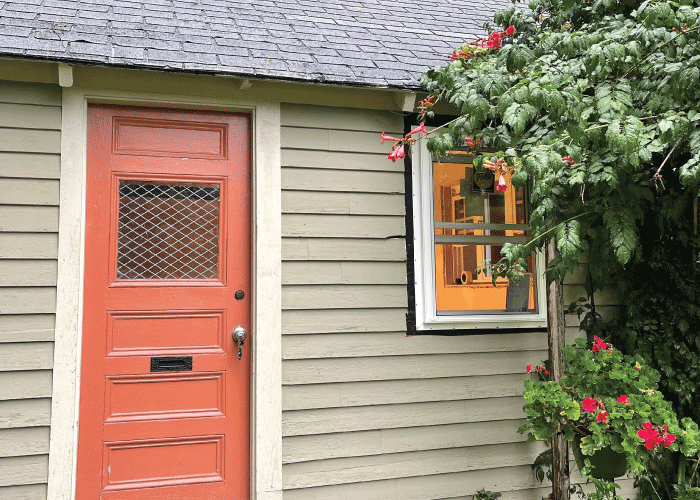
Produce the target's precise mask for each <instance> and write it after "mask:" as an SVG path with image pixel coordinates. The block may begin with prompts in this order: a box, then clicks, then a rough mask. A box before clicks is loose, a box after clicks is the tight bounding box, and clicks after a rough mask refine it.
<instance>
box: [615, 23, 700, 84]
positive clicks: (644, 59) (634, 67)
mask: <svg viewBox="0 0 700 500" xmlns="http://www.w3.org/2000/svg"><path fill="white" fill-rule="evenodd" d="M698 29H700V26H694V27H692V28H688V29H685V30H681V31H679V32H678V34H677V35H676V36H674V37H673V38H669V39H668V40H666V41H665V42H664V43H662V44H661V45H658V46H656V47H655V48H654V50H651V51H649V53H648V54H647V55H645V56H644V57H642V58H641V59H640V60H639V61H637V62H636V63H635V64H633V65H632V67H631V68H630V69H628V70H627V71H625V73H624V74H623V75H622V76H621V77H620V78H618V79H617V81H616V82H615V83H614V84H613V86H612V87H611V89H610V90H611V91H613V90H615V87H616V86H617V84H618V83H620V80H622V79H623V78H624V77H626V76H627V75H629V74H630V73H631V72H632V71H633V70H634V69H636V68H637V66H638V65H639V64H641V63H643V62H644V61H646V60H647V59H649V57H651V55H652V54H653V53H654V52H656V51H658V50H659V49H663V48H664V47H665V46H666V45H668V44H669V43H671V42H672V41H674V40H675V39H676V38H678V37H679V36H681V35H682V34H684V33H689V32H691V31H697V30H698Z"/></svg>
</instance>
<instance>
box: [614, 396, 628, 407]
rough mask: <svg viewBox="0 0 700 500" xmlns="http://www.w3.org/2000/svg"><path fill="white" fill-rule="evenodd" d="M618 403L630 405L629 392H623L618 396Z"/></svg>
mask: <svg viewBox="0 0 700 500" xmlns="http://www.w3.org/2000/svg"><path fill="white" fill-rule="evenodd" d="M617 402H618V403H622V404H623V405H628V404H630V398H629V397H627V394H621V395H620V397H619V398H617Z"/></svg>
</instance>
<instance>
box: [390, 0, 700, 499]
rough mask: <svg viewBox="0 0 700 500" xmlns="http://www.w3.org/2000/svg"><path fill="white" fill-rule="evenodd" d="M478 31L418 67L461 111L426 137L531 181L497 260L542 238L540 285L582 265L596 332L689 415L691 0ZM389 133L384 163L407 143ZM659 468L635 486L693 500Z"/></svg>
mask: <svg viewBox="0 0 700 500" xmlns="http://www.w3.org/2000/svg"><path fill="white" fill-rule="evenodd" d="M488 28H489V36H488V37H487V38H484V39H482V40H476V41H471V42H467V43H465V44H464V45H462V46H461V47H458V48H456V49H455V50H454V52H453V53H452V54H446V60H445V64H444V65H443V66H440V67H436V68H434V69H431V70H429V71H428V72H427V73H426V74H425V75H424V78H423V86H424V87H425V89H426V90H427V92H428V93H429V94H430V95H432V96H434V97H432V98H429V99H428V100H426V101H428V104H433V103H434V102H436V101H437V102H440V101H443V102H446V103H448V104H450V105H451V106H453V107H454V108H456V109H457V110H458V112H459V113H460V116H459V117H458V118H456V119H455V120H453V121H452V122H450V123H449V124H448V125H446V126H445V127H443V128H441V129H440V130H439V131H438V132H437V133H435V134H432V137H431V138H430V140H429V141H428V148H429V149H430V150H431V151H433V152H435V153H437V154H440V153H442V152H445V151H449V150H454V149H457V148H465V149H469V150H471V151H472V152H473V154H474V157H475V159H474V164H475V168H477V169H478V168H491V169H492V170H494V171H495V172H496V173H497V174H498V172H501V173H502V172H504V171H505V170H508V171H510V172H512V175H511V176H510V179H511V182H512V184H513V185H514V186H515V187H516V188H519V187H521V186H525V185H527V186H529V193H530V208H531V213H530V220H529V222H530V227H531V229H532V239H531V240H530V242H529V243H528V244H525V245H514V244H506V245H504V247H503V250H502V260H501V261H500V263H499V264H500V265H501V266H505V267H507V268H511V269H515V268H517V266H518V265H519V263H522V262H525V261H526V256H527V255H529V254H530V252H532V251H533V250H534V249H536V248H542V247H543V246H544V245H545V244H546V242H547V241H548V240H549V239H550V238H555V240H556V242H557V247H558V251H559V257H558V258H556V259H554V260H553V261H552V262H550V264H549V265H548V267H547V269H546V275H547V278H548V280H550V281H551V280H557V279H561V278H563V276H564V275H566V274H567V273H568V272H570V271H572V270H573V269H574V268H576V267H577V266H579V265H580V264H581V262H587V263H588V266H587V267H588V278H587V285H586V288H587V291H588V295H589V297H588V302H589V303H588V305H587V307H588V308H589V309H588V315H587V321H586V322H585V323H584V326H585V328H586V329H587V330H589V332H588V333H589V334H590V336H591V337H592V336H593V334H594V333H595V334H596V335H598V336H599V337H605V338H607V339H610V340H612V342H613V343H614V344H615V345H616V346H619V347H620V348H622V349H623V350H626V351H627V352H628V353H639V354H642V355H644V357H645V358H646V359H648V360H649V361H650V363H651V364H652V365H653V366H654V367H655V368H656V369H658V370H659V371H660V373H661V375H662V380H661V383H660V389H661V390H662V391H663V392H664V393H665V394H667V396H668V397H669V399H671V400H672V401H673V403H674V405H675V407H676V411H677V412H678V413H679V414H680V415H681V416H689V417H692V418H694V419H696V420H699V419H700V283H699V282H698V281H699V280H698V274H697V261H698V247H697V244H698V236H697V233H698V228H697V225H698V223H697V199H698V192H699V191H700V0H679V1H670V0H647V1H644V2H641V3H640V2H638V1H636V0H531V1H530V2H529V5H527V6H525V5H522V4H516V5H514V6H513V7H510V8H508V9H506V10H503V11H500V12H498V13H497V14H496V15H495V16H494V25H493V26H489V27H488ZM426 101H424V103H425V102H426ZM422 116H423V117H424V118H425V119H426V120H429V119H430V118H431V112H430V111H426V110H425V109H424V110H423V114H422ZM404 139H405V138H404ZM396 141H397V142H395V144H394V149H393V150H392V152H394V156H395V158H394V159H396V157H402V156H403V154H404V146H405V145H409V146H410V142H411V141H408V140H401V139H396ZM506 188H507V186H499V189H506ZM602 288H615V289H618V290H619V291H620V292H621V293H620V297H622V300H623V305H622V306H623V307H622V312H621V314H620V317H619V318H617V319H616V320H614V321H612V322H608V323H605V322H603V321H602V319H601V318H600V317H599V315H598V314H597V312H596V311H595V305H594V304H593V305H592V306H591V299H592V298H594V292H595V291H596V290H599V289H602ZM673 460H674V459H673V457H670V458H669V461H670V463H672V462H673ZM681 469H683V468H681ZM668 470H669V471H670V472H669V477H668V478H659V477H660V475H659V474H656V475H654V474H650V476H653V477H651V478H650V479H648V481H647V484H648V485H650V486H649V487H648V488H647V489H645V490H643V492H642V496H643V497H648V498H664V497H665V498H690V497H688V496H683V495H685V494H686V493H681V492H682V491H685V490H683V486H682V484H683V481H684V480H686V479H687V477H685V476H684V477H680V475H683V474H686V472H684V471H685V469H683V471H681V472H679V470H680V469H678V467H675V468H674V467H670V468H668ZM694 472H695V473H694V474H693V476H694V477H696V476H697V472H696V471H694ZM673 474H675V476H673ZM679 474H680V475H679ZM688 475H690V472H688ZM671 476H673V477H671ZM696 479H697V477H696ZM664 481H665V482H664ZM671 484H675V485H676V486H675V488H676V489H674V488H673V487H671V486H669V485H671ZM679 488H680V489H679Z"/></svg>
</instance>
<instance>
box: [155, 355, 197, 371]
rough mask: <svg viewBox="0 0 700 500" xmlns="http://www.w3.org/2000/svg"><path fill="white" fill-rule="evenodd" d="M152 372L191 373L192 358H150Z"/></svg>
mask: <svg viewBox="0 0 700 500" xmlns="http://www.w3.org/2000/svg"><path fill="white" fill-rule="evenodd" d="M151 371H152V372H181V371H192V356H159V357H154V358H151Z"/></svg>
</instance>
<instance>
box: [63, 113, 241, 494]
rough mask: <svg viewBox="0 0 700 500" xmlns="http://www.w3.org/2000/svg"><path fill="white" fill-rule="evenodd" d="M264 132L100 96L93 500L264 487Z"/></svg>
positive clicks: (84, 482)
mask: <svg viewBox="0 0 700 500" xmlns="http://www.w3.org/2000/svg"><path fill="white" fill-rule="evenodd" d="M249 137H250V129H249V118H248V117H247V116H245V115H236V114H224V113H201V112H191V111H186V110H178V111H175V110H154V109H145V108H128V107H109V106H90V107H89V108H88V152H87V209H86V221H87V222H86V230H85V241H86V248H85V292H84V311H83V344H82V368H81V383H80V413H79V418H80V420H79V437H78V471H77V486H76V488H77V500H97V499H103V500H110V499H120V500H122V499H123V500H130V499H138V500H156V499H157V500H165V499H172V500H187V499H192V500H195V499H202V500H204V499H206V500H243V499H247V498H248V491H249V461H250V460H249V448H250V447H249V413H250V412H249V393H250V389H249V378H250V377H249V367H250V352H251V350H250V338H248V339H247V341H246V342H245V343H244V346H243V349H242V357H241V359H240V360H239V357H238V352H239V349H238V347H239V344H238V343H236V342H234V340H233V338H232V335H231V333H232V330H233V329H234V328H235V327H237V326H241V327H243V328H244V329H246V330H247V331H250V274H251V273H250V265H251V264H250V226H251V224H250V197H249V192H250V181H249V179H250V177H249V170H250V152H249V151H250V139H249Z"/></svg>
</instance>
